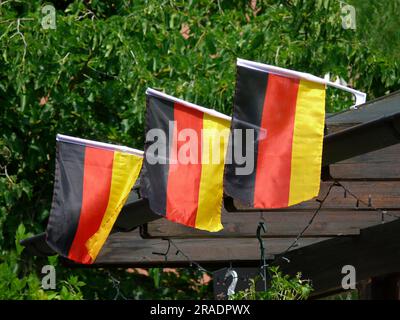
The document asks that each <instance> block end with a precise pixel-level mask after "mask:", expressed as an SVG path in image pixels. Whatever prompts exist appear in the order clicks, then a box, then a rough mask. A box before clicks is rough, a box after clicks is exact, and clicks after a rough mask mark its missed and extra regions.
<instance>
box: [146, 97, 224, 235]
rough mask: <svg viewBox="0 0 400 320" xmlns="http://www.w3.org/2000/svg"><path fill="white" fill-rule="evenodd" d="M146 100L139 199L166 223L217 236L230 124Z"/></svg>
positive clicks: (170, 102)
mask: <svg viewBox="0 0 400 320" xmlns="http://www.w3.org/2000/svg"><path fill="white" fill-rule="evenodd" d="M146 94H147V110H146V143H145V149H144V150H145V151H144V152H145V160H144V164H143V169H142V174H141V179H140V182H141V185H140V188H141V189H140V190H141V194H142V196H143V197H145V198H148V200H149V204H150V208H151V209H152V211H154V212H155V213H157V214H159V215H162V216H164V217H165V218H167V219H168V220H171V221H174V222H177V223H180V224H184V225H186V226H190V227H194V228H198V229H202V230H208V231H219V230H221V229H222V224H221V207H222V196H223V172H224V163H225V156H226V150H227V145H228V139H229V131H230V130H229V129H230V118H229V117H228V116H226V115H224V114H221V113H219V112H216V111H215V110H211V109H207V108H203V107H200V106H197V105H194V104H191V103H188V102H186V101H183V100H180V99H177V98H175V97H172V96H169V95H166V94H163V93H161V92H158V91H156V90H152V89H147V92H146ZM162 135H164V137H161V136H162Z"/></svg>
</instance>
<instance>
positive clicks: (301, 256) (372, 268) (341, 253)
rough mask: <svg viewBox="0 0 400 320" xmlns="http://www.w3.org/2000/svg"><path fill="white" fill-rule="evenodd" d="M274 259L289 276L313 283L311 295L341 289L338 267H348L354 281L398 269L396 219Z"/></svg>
mask: <svg viewBox="0 0 400 320" xmlns="http://www.w3.org/2000/svg"><path fill="white" fill-rule="evenodd" d="M285 257H286V258H287V259H289V260H290V263H288V262H286V261H285V260H282V259H281V260H278V261H279V263H277V264H279V265H280V267H281V268H282V270H283V271H284V272H286V273H289V274H295V273H297V272H299V271H300V272H302V274H303V276H304V277H305V278H307V279H311V280H312V281H313V287H314V290H315V291H314V295H324V294H328V293H329V292H333V291H337V290H341V281H342V278H343V276H344V275H343V274H342V273H341V270H342V267H343V266H345V265H352V266H354V267H355V269H356V279H357V281H361V280H365V279H368V278H371V277H378V276H382V275H385V274H391V273H396V272H398V271H399V270H400V220H395V221H392V222H387V223H384V224H380V225H376V226H373V227H369V228H366V229H363V230H361V233H360V235H358V236H353V237H337V238H333V239H330V240H327V241H322V242H320V243H316V244H313V245H311V246H308V247H304V248H299V249H296V250H293V251H292V252H289V253H288V254H286V255H285Z"/></svg>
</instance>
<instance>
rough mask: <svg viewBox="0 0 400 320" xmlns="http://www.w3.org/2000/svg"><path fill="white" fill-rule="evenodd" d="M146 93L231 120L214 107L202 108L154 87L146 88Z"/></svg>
mask: <svg viewBox="0 0 400 320" xmlns="http://www.w3.org/2000/svg"><path fill="white" fill-rule="evenodd" d="M146 94H147V95H148V96H153V97H159V98H162V99H165V100H168V101H171V102H176V103H179V104H182V105H184V106H186V107H189V108H192V109H195V110H198V111H201V112H203V113H207V114H209V115H211V116H214V117H217V118H221V119H224V120H228V121H231V120H232V118H231V117H230V116H227V115H226V114H223V113H221V112H218V111H216V110H214V109H208V108H204V107H202V106H198V105H197V104H194V103H191V102H187V101H185V100H182V99H179V98H175V97H173V96H170V95H168V94H165V93H163V92H160V91H157V90H154V89H151V88H147V90H146Z"/></svg>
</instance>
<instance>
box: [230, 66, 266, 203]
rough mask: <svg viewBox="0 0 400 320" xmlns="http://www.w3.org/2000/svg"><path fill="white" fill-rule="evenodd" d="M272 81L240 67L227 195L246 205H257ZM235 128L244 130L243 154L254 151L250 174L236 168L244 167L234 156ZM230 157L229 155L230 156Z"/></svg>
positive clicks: (264, 75)
mask: <svg viewBox="0 0 400 320" xmlns="http://www.w3.org/2000/svg"><path fill="white" fill-rule="evenodd" d="M267 84H268V73H265V72H262V71H258V70H253V69H249V68H246V67H242V66H237V75H236V89H235V98H234V105H233V117H232V124H231V132H232V135H231V139H230V141H229V144H230V145H229V147H228V150H229V152H232V154H231V155H230V159H232V161H231V163H228V164H226V166H225V178H224V179H225V180H224V191H225V193H226V194H227V195H229V196H231V197H232V198H234V199H237V200H239V201H241V202H243V204H248V205H250V206H253V205H254V188H255V178H256V168H257V150H258V137H259V134H260V126H261V119H262V112H263V106H264V100H265V94H266V89H267ZM235 129H242V131H241V134H240V136H241V137H242V146H241V147H242V149H241V150H242V154H243V155H244V153H245V152H246V153H249V152H250V153H253V159H254V170H253V171H252V173H251V174H249V175H237V174H236V169H237V168H240V167H244V165H242V164H239V163H238V162H237V159H235V156H234V154H235V153H234V148H235V144H236V145H237V143H238V141H235V143H233V147H232V138H233V137H234V135H233V133H234V130H235ZM246 129H254V131H255V134H254V139H255V141H254V145H253V144H250V145H246ZM228 159H229V158H228Z"/></svg>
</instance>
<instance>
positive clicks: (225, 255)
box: [94, 230, 328, 267]
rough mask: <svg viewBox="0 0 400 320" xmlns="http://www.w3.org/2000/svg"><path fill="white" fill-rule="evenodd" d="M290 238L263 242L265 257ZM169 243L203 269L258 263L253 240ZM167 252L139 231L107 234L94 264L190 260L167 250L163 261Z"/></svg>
mask: <svg viewBox="0 0 400 320" xmlns="http://www.w3.org/2000/svg"><path fill="white" fill-rule="evenodd" d="M326 239H328V238H327V237H318V238H303V239H300V240H299V243H298V246H297V247H299V246H306V245H310V244H313V243H316V242H319V241H323V240H326ZM293 240H294V237H289V238H276V239H266V240H265V248H266V249H265V250H266V255H267V257H268V258H269V259H272V258H273V257H274V255H275V254H277V253H280V252H282V251H284V250H286V248H288V246H289V245H290V244H291V243H292V242H293ZM173 243H174V244H175V245H176V246H177V247H178V248H179V250H181V251H182V252H183V253H184V254H185V255H186V256H187V257H190V260H193V261H196V262H198V263H200V264H201V265H202V266H204V267H226V266H229V261H233V262H234V263H235V265H238V266H239V265H245V266H246V265H254V264H258V263H259V260H260V252H259V243H258V240H257V239H256V238H243V239H236V240H232V239H230V238H220V239H212V238H202V239H193V238H189V239H174V240H173ZM167 249H168V241H167V240H163V239H142V238H141V236H140V234H139V231H138V230H135V231H132V232H125V233H122V232H120V233H114V234H112V235H110V237H109V238H108V240H107V242H106V244H105V245H104V247H103V249H102V250H101V252H100V254H99V256H98V258H97V260H96V264H95V265H94V266H100V265H113V266H119V265H121V266H122V265H125V266H135V267H151V266H170V267H174V266H175V267H177V266H189V265H190V261H189V260H188V259H187V258H186V257H185V256H184V255H182V254H176V252H177V249H176V248H175V247H174V246H171V247H170V250H169V253H168V255H167V258H165V257H164V256H163V255H159V254H154V253H155V252H156V253H165V252H166V251H167Z"/></svg>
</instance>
